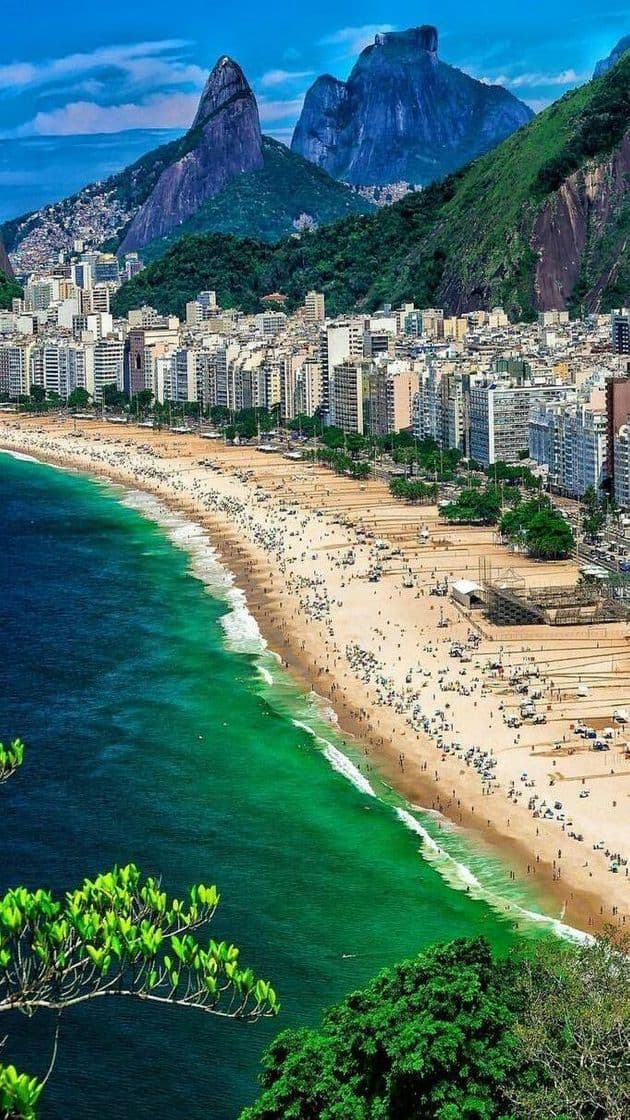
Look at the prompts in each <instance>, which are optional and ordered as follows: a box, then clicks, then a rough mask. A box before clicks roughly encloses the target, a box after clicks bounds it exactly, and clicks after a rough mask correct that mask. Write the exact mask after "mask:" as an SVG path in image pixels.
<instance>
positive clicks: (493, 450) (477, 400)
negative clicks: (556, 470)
mask: <svg viewBox="0 0 630 1120" xmlns="http://www.w3.org/2000/svg"><path fill="white" fill-rule="evenodd" d="M572 394H573V390H572V389H571V388H568V387H561V386H556V385H504V386H501V385H497V384H492V385H476V386H471V389H470V456H471V458H473V459H475V460H476V461H477V462H478V463H481V465H482V466H484V467H487V466H490V464H492V463H495V462H497V461H504V462H508V463H513V462H516V460H517V459H518V457H519V453H521V452H523V451H525V452H527V451H528V449H529V417H530V412H531V409H532V406H533V405H536V404H538V403H540V402H541V401H546V400H554V399H565V398H566V397H567V396H570V395H572Z"/></svg>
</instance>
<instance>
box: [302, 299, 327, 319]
mask: <svg viewBox="0 0 630 1120" xmlns="http://www.w3.org/2000/svg"><path fill="white" fill-rule="evenodd" d="M304 312H305V319H306V322H307V323H323V322H324V319H325V318H326V300H325V298H324V293H323V292H307V293H306V299H305V300H304Z"/></svg>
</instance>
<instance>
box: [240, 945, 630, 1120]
mask: <svg viewBox="0 0 630 1120" xmlns="http://www.w3.org/2000/svg"><path fill="white" fill-rule="evenodd" d="M629 1024H630V969H629V966H628V958H627V957H626V956H624V955H623V954H621V953H619V952H616V951H613V950H611V948H610V947H609V946H608V945H606V944H601V945H595V946H583V947H579V948H578V947H576V946H573V945H567V944H566V943H561V942H555V941H550V942H541V943H540V945H538V946H537V948H536V949H535V951H533V953H532V956H531V957H522V956H519V955H516V954H514V955H512V956H509V957H507V958H503V959H501V958H493V955H492V951H491V948H490V946H489V944H488V943H487V942H486V941H485V940H484V939H478V940H458V941H452V942H450V943H447V944H444V945H435V946H432V947H431V948H429V949H427V950H425V951H424V952H423V953H421V954H420V955H419V956H418V957H417V958H416V959H415V960H412V961H406V962H404V963H403V964H401V965H399V966H398V967H396V968H394V969H389V970H387V971H385V972H382V973H381V974H380V975H379V976H377V977H376V979H375V980H373V981H372V982H371V983H370V984H368V986H367V987H366V988H364V989H363V990H361V991H358V992H354V993H353V994H352V995H350V996H348V997H347V998H346V999H345V1000H344V1001H343V1002H342V1003H341V1004H339V1006H337V1007H335V1008H333V1009H332V1010H330V1011H328V1012H327V1013H326V1014H325V1016H324V1018H323V1021H322V1024H321V1026H320V1027H319V1028H316V1029H310V1030H306V1029H302V1030H288V1031H283V1032H282V1033H281V1034H280V1035H279V1036H278V1038H277V1039H276V1040H275V1042H274V1043H273V1044H272V1045H271V1047H270V1048H269V1050H268V1051H267V1053H266V1055H265V1057H264V1060H263V1063H264V1073H263V1074H262V1078H261V1082H262V1093H261V1095H260V1097H259V1099H258V1101H257V1102H256V1103H255V1104H254V1105H252V1106H251V1107H250V1108H247V1109H245V1111H244V1112H243V1114H242V1117H241V1120H622V1118H623V1117H627V1115H628V1109H629V1108H630V1085H629V1080H628V1077H629V1064H628V1063H629V1059H628V1055H629V1053H630V1025H629Z"/></svg>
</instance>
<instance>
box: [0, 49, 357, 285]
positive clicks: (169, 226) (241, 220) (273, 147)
mask: <svg viewBox="0 0 630 1120" xmlns="http://www.w3.org/2000/svg"><path fill="white" fill-rule="evenodd" d="M228 195H229V202H228ZM373 209H374V207H373V205H372V204H371V203H370V202H369V201H368V200H366V199H364V198H362V197H361V196H360V195H358V194H357V193H356V192H355V191H352V190H351V189H350V188H349V187H347V186H346V185H344V184H342V183H339V182H336V181H335V180H334V179H332V178H331V177H330V176H329V175H328V174H327V173H326V171H324V170H323V169H321V168H317V167H314V166H312V165H311V164H309V163H307V162H306V161H305V160H303V159H301V158H300V157H299V156H298V155H295V154H292V153H291V152H290V151H289V150H288V148H285V147H284V146H283V145H280V144H279V143H278V142H277V141H275V140H272V139H271V138H270V137H266V136H263V135H262V133H261V129H260V121H259V117H258V107H257V104H256V99H255V97H254V94H253V93H252V90H251V88H250V86H249V84H248V82H247V79H246V78H245V75H244V74H243V71H242V70H241V68H240V66H239V65H238V63H236V62H234V60H233V59H231V58H228V57H227V56H225V55H224V56H222V57H221V58H220V59H219V60H218V62H217V63H216V65H215V66H214V67H213V69H212V71H211V73H210V76H209V77H208V81H207V82H206V86H205V88H204V90H203V93H202V95H201V98H200V101H199V107H198V109H197V113H196V115H195V119H194V121H193V123H192V125H191V127H190V128H189V130H188V132H186V133H185V135H184V136H181V137H180V138H179V139H177V140H173V141H171V142H170V143H167V144H163V145H161V146H160V147H159V148H155V149H154V150H153V151H151V152H148V153H147V154H146V155H144V156H142V158H141V159H139V160H137V161H136V162H135V163H134V164H132V165H131V166H129V167H126V168H124V170H123V171H120V172H118V173H117V174H116V175H113V176H111V178H109V179H107V180H105V181H104V182H100V183H91V184H90V185H88V186H87V187H85V188H84V189H83V190H81V191H79V192H77V194H75V195H72V196H71V197H70V198H66V199H63V200H62V201H61V202H58V203H54V204H51V205H50V206H46V207H43V208H42V209H40V210H38V211H36V212H34V213H32V214H26V215H23V216H22V217H20V218H16V219H14V220H12V221H10V222H5V224H4V226H2V227H1V232H2V233H3V234H4V238H5V243H6V246H7V249H8V251H9V252H10V253H12V254H13V257H14V260H15V261H16V263H17V265H18V267H19V268H21V269H23V270H24V271H28V270H30V269H32V268H34V267H37V265H38V264H40V263H42V259H43V258H45V255H46V253H48V255H54V254H55V253H57V252H59V251H61V250H70V249H71V248H72V245H73V242H74V240H75V239H77V238H81V237H83V236H84V232H85V229H88V230H89V231H90V233H91V240H93V241H94V242H96V244H97V245H101V246H103V247H105V248H107V249H108V250H110V251H111V250H116V251H117V250H119V249H120V250H121V251H123V252H129V251H133V250H139V249H140V250H143V251H144V249H145V248H147V247H148V253H149V256H155V255H157V254H159V253H160V252H163V251H164V250H165V249H166V248H167V247H168V245H169V244H170V242H171V241H172V240H175V239H176V238H177V237H179V236H181V235H182V234H183V233H185V232H191V231H193V230H202V231H212V230H220V231H225V232H234V233H238V234H240V235H243V236H255V237H259V238H262V239H264V240H269V241H275V240H278V239H279V238H280V237H283V236H285V235H286V234H288V233H293V232H296V231H297V230H300V229H303V228H313V227H317V226H319V225H321V224H324V223H326V222H332V221H336V220H338V219H339V218H342V217H345V216H347V215H349V214H367V213H370V212H371V211H373Z"/></svg>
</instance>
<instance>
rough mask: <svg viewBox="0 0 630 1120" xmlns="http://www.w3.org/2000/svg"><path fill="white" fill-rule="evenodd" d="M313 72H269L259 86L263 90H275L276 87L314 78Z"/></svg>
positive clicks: (261, 79)
mask: <svg viewBox="0 0 630 1120" xmlns="http://www.w3.org/2000/svg"><path fill="white" fill-rule="evenodd" d="M313 73H314V71H313V70H267V72H266V74H263V76H262V78H260V80H259V82H258V85H259V86H260V88H261V89H273V88H275V86H283V85H286V83H287V82H296V81H300V80H302V79H304V78H312V77H313Z"/></svg>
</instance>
